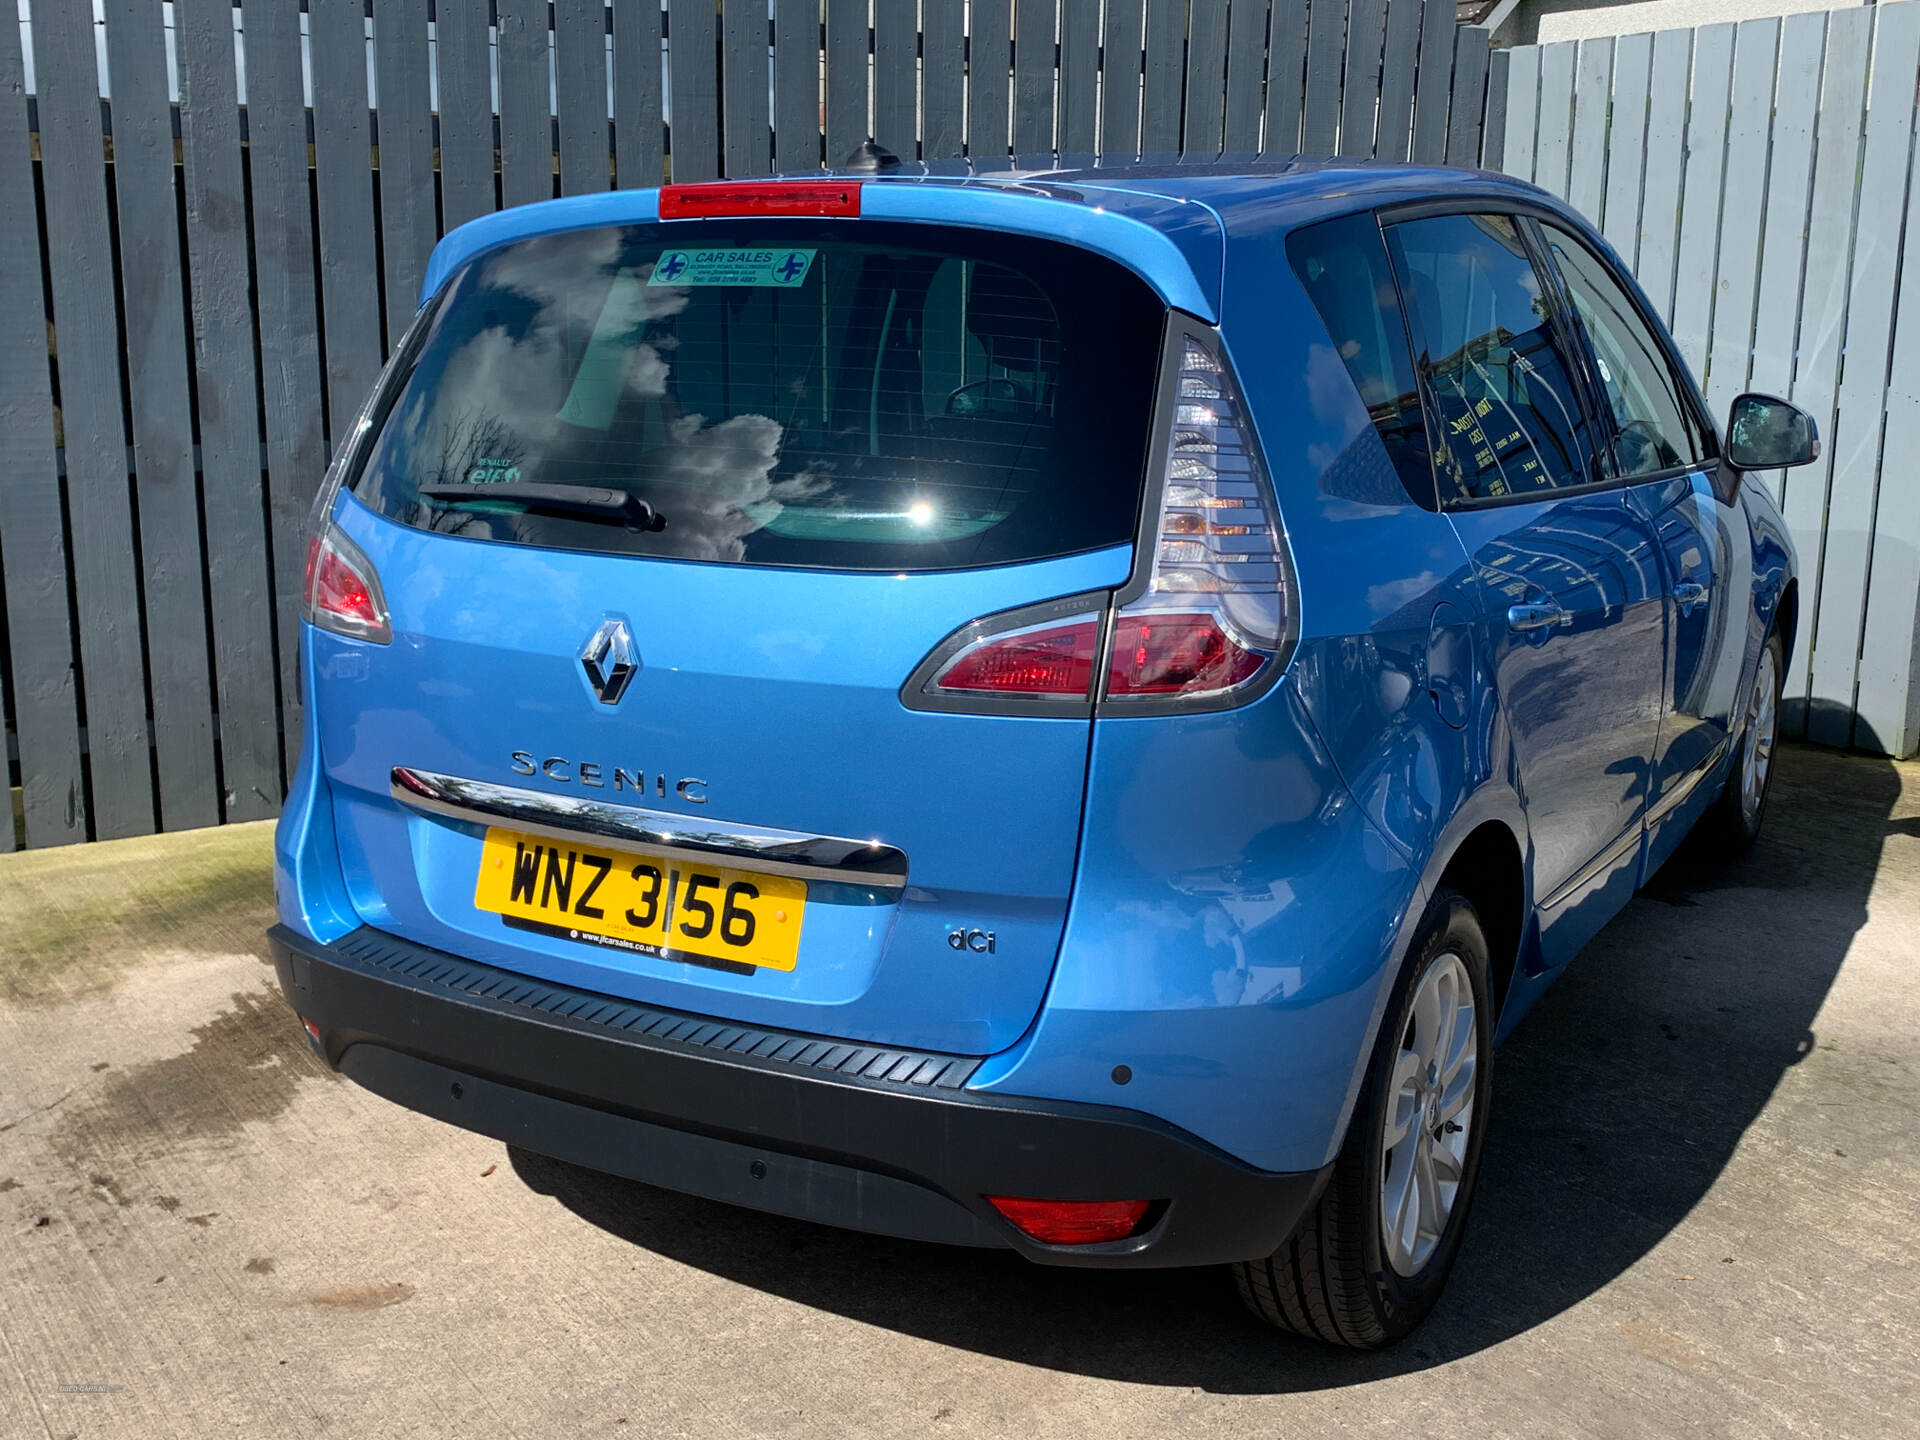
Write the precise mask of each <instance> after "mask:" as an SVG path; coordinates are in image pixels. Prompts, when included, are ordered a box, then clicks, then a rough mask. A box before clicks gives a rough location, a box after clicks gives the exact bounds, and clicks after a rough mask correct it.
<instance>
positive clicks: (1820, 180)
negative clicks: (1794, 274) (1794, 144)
mask: <svg viewBox="0 0 1920 1440" xmlns="http://www.w3.org/2000/svg"><path fill="white" fill-rule="evenodd" d="M1872 35H1873V16H1872V14H1871V13H1870V12H1869V11H1868V10H1866V9H1865V8H1864V7H1863V8H1861V9H1859V10H1840V11H1835V12H1834V13H1832V14H1830V15H1829V16H1828V17H1827V58H1826V67H1825V70H1824V73H1823V75H1822V78H1821V87H1820V119H1819V123H1818V127H1817V129H1816V131H1815V142H1814V162H1813V163H1814V169H1813V202H1812V205H1811V206H1810V208H1809V210H1808V218H1807V255H1808V257H1809V261H1810V262H1811V261H1813V260H1816V259H1818V260H1819V261H1820V262H1821V263H1818V264H1815V263H1809V264H1808V266H1807V269H1806V285H1805V288H1804V289H1803V290H1802V291H1801V294H1800V338H1799V342H1798V350H1799V360H1798V361H1797V363H1796V365H1795V368H1794V376H1793V395H1792V397H1791V398H1792V399H1793V400H1794V401H1795V402H1796V403H1798V404H1799V405H1801V406H1803V407H1804V408H1805V409H1806V410H1807V411H1809V412H1810V413H1811V414H1812V415H1813V418H1814V420H1815V421H1816V422H1817V423H1818V424H1819V426H1820V434H1821V436H1822V437H1823V443H1822V448H1821V456H1820V459H1819V460H1818V461H1816V462H1815V463H1814V464H1812V465H1805V466H1802V467H1800V468H1799V469H1797V470H1791V471H1788V472H1787V476H1786V504H1785V506H1784V507H1783V509H1784V513H1785V516H1786V521H1787V529H1788V531H1789V533H1791V534H1792V536H1793V541H1794V545H1795V547H1796V548H1797V549H1798V551H1799V554H1800V634H1801V637H1802V638H1801V640H1800V641H1799V643H1797V644H1796V645H1795V646H1794V647H1793V654H1792V655H1791V656H1789V657H1788V659H1787V679H1786V685H1785V694H1786V696H1787V698H1788V700H1789V701H1791V702H1798V703H1795V704H1791V705H1790V706H1789V709H1788V713H1787V715H1786V717H1785V718H1786V719H1787V720H1788V722H1789V723H1790V724H1791V726H1792V728H1793V729H1794V730H1796V731H1798V732H1799V733H1805V730H1806V726H1807V713H1806V711H1807V707H1806V704H1805V703H1804V702H1805V701H1806V700H1807V699H1808V692H1809V686H1810V685H1811V684H1812V661H1811V654H1810V652H1811V651H1812V649H1813V641H1814V640H1815V639H1816V637H1815V635H1814V623H1815V621H1816V619H1817V618H1818V615H1819V609H1820V586H1821V583H1822V581H1821V561H1822V551H1823V549H1824V546H1823V544H1822V540H1823V534H1822V531H1823V529H1824V524H1825V518H1826V512H1827V485H1828V482H1829V480H1830V478H1831V476H1832V474H1833V457H1834V444H1833V442H1834V429H1833V421H1834V404H1835V401H1836V399H1837V392H1838V384H1839V376H1840V347H1841V342H1842V340H1843V338H1844V334H1845V328H1846V320H1847V266H1846V265H1845V263H1844V262H1843V261H1842V259H1841V257H1843V256H1845V255H1846V254H1847V253H1848V252H1849V251H1850V249H1851V248H1852V245H1853V206H1854V195H1855V189H1856V185H1857V180H1858V169H1859V164H1860V139H1861V135H1860V116H1861V107H1862V104H1863V101H1864V97H1865V96H1866V93H1867V53H1868V47H1869V45H1870V44H1871V41H1872Z"/></svg>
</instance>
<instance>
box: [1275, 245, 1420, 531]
mask: <svg viewBox="0 0 1920 1440" xmlns="http://www.w3.org/2000/svg"><path fill="white" fill-rule="evenodd" d="M1287 258H1288V259H1289V260H1291V261H1292V262H1293V271H1294V274H1296V275H1297V276H1299V277H1300V284H1301V286H1302V287H1303V288H1304V289H1305V290H1306V292H1307V298H1308V299H1310V300H1312V301H1313V308H1314V309H1315V310H1317V311H1319V313H1320V319H1321V321H1322V323H1323V324H1325V325H1326V327H1327V334H1328V336H1329V337H1330V338H1331V339H1332V340H1333V345H1334V349H1335V350H1336V351H1338V352H1339V355H1340V358H1341V360H1342V361H1344V362H1345V363H1346V367H1347V373H1348V374H1349V375H1350V376H1352V377H1353V384H1354V388H1355V389H1357V390H1358V391H1359V392H1360V398H1361V400H1362V401H1364V402H1365V404H1366V407H1367V413H1368V415H1370V416H1372V418H1373V428H1374V429H1375V430H1376V431H1378V432H1379V435H1380V441H1381V443H1382V444H1383V445H1385V446H1386V449H1387V456H1388V458H1389V459H1391V460H1392V461H1393V468H1394V470H1395V471H1396V472H1397V473H1398V474H1399V476H1400V483H1401V484H1402V485H1404V486H1405V487H1406V490H1407V494H1408V495H1409V496H1410V497H1411V498H1412V499H1413V500H1414V502H1415V503H1417V504H1420V505H1424V506H1426V507H1427V508H1428V509H1429V510H1431V509H1432V508H1433V504H1434V489H1433V466H1432V463H1431V461H1430V460H1429V459H1428V452H1427V435H1426V422H1425V421H1424V420H1423V419H1422V417H1421V412H1420V390H1419V386H1418V385H1417V384H1416V383H1415V381H1414V375H1413V357H1412V356H1411V355H1410V354H1409V353H1408V352H1407V331H1406V324H1405V322H1404V321H1403V320H1402V319H1401V318H1400V297H1399V294H1398V292H1397V291H1396V289H1395V288H1394V283H1393V271H1392V270H1391V269H1390V268H1389V267H1388V264H1387V251H1386V246H1385V245H1383V244H1382V243H1381V240H1380V226H1379V222H1378V221H1376V220H1375V219H1374V217H1373V216H1372V215H1371V214H1365V215H1348V216H1346V217H1344V218H1342V219H1339V220H1328V221H1326V222H1324V223H1322V224H1319V225H1312V226H1308V227H1307V228H1305V229H1303V230H1296V231H1295V232H1294V233H1293V234H1291V235H1289V236H1288V237H1287Z"/></svg>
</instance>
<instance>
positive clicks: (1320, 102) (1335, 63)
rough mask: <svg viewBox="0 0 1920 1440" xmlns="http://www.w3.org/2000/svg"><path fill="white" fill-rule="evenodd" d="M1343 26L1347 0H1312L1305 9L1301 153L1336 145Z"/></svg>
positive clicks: (1344, 39)
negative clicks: (1305, 29) (1305, 76)
mask: <svg viewBox="0 0 1920 1440" xmlns="http://www.w3.org/2000/svg"><path fill="white" fill-rule="evenodd" d="M1346 30H1347V4H1346V0H1313V8H1312V9H1311V10H1309V11H1308V12H1307V93H1306V99H1305V100H1304V102H1303V103H1302V106H1301V111H1300V153H1301V154H1303V155H1331V154H1333V152H1334V150H1335V149H1336V148H1338V145H1339V131H1340V69H1341V66H1342V65H1343V64H1345V62H1346V51H1347V34H1346Z"/></svg>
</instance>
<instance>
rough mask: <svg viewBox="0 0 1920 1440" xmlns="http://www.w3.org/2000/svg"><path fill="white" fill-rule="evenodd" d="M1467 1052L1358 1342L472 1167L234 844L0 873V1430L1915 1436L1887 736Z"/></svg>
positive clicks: (1204, 1275) (1915, 789)
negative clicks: (341, 1026)
mask: <svg viewBox="0 0 1920 1440" xmlns="http://www.w3.org/2000/svg"><path fill="white" fill-rule="evenodd" d="M1779 780H1780V783H1779V789H1778V790H1777V791H1776V794H1775V800H1774V803H1775V807H1776V808H1775V810H1774V812H1773V814H1772V816H1771V819H1770V822H1769V826H1768V834H1767V837H1766V839H1765V840H1764V841H1763V842H1762V844H1761V846H1760V848H1759V850H1758V851H1757V852H1756V854H1755V855H1754V856H1753V857H1752V858H1751V859H1750V860H1749V861H1748V862H1746V863H1745V864H1742V865H1739V866H1736V867H1729V868H1719V867H1715V866H1712V865H1711V864H1708V863H1706V862H1703V861H1701V860H1698V859H1694V858H1689V857H1683V858H1682V859H1680V860H1679V861H1676V863H1675V864H1674V865H1671V866H1669V867H1668V870H1667V871H1666V872H1665V873H1664V874H1662V875H1661V876H1660V877H1658V878H1657V880H1656V882H1655V884H1654V886H1653V887H1652V889H1651V890H1650V891H1649V893H1647V894H1645V895H1643V896H1642V897H1641V898H1639V899H1637V900H1636V901H1634V903H1633V905H1632V907H1631V908H1630V909H1629V910H1628V911H1627V913H1626V914H1624V915H1623V916H1622V917H1621V918H1620V919H1619V920H1618V921H1616V922H1615V923H1614V924H1613V925H1612V926H1611V927H1610V928H1609V929H1608V930H1607V931H1606V932H1605V934H1603V935H1602V936H1601V938H1600V939H1599V940H1598V941H1596V942H1595V944H1594V945H1593V946H1592V948H1591V949H1590V950H1589V951H1588V952H1587V953H1586V954H1585V955H1584V956H1582V957H1581V959H1580V961H1579V962H1578V963H1577V964H1576V965H1575V966H1574V968H1573V969H1572V971H1571V972H1570V973H1569V974H1568V976H1567V978H1566V979H1565V980H1564V981H1563V982H1562V983H1561V984H1560V986H1559V987H1558V988H1557V989H1556V990H1555V991H1554V992H1553V993H1552V994H1550V995H1549V996H1548V997H1547V999H1546V1000H1545V1001H1544V1002H1543V1003H1542V1004H1541V1006H1540V1008H1539V1009H1538V1010H1537V1011H1536V1012H1535V1014H1534V1015H1533V1016H1532V1017H1531V1018H1530V1019H1529V1020H1528V1022H1527V1023H1526V1025H1525V1026H1523V1027H1522V1029H1521V1031H1520V1033H1519V1034H1518V1035H1517V1036H1516V1037H1515V1039H1514V1041H1513V1042H1512V1044H1511V1045H1510V1046H1508V1047H1507V1048H1506V1049H1505V1050H1503V1051H1502V1052H1501V1055H1500V1058H1499V1064H1498V1067H1497V1083H1496V1097H1497V1098H1496V1101H1495V1104H1494V1112H1493V1113H1494V1120H1493V1123H1494V1130H1493V1135H1492V1139H1491V1141H1490V1149H1489V1154H1488V1159H1487V1162H1486V1166H1485V1169H1484V1171H1483V1173H1482V1190H1481V1196H1480V1200H1479V1204H1478V1206H1477V1209H1476V1213H1475V1215H1474V1217H1473V1226H1472V1230H1471V1232H1470V1233H1469V1235H1468V1238H1467V1243H1466V1246H1465V1249H1464V1251H1463V1254H1462V1257H1461V1262H1460V1266H1459V1269H1458V1270H1457V1271H1456V1272H1455V1275H1454V1278H1453V1284H1452V1288H1451V1290H1450V1292H1449V1294H1448V1297H1447V1299H1446V1300H1445V1301H1444V1302H1443V1304H1442V1306H1441V1308H1440V1310H1439V1311H1438V1312H1437V1313H1436V1314H1435V1315H1434V1317H1433V1318H1432V1320H1431V1321H1430V1322H1429V1323H1428V1324H1427V1326H1426V1327H1425V1328H1424V1329H1423V1330H1421V1331H1420V1332H1419V1333H1418V1334H1416V1335H1415V1336H1414V1337H1413V1338H1412V1339H1411V1340H1410V1341H1408V1342H1407V1343H1405V1344H1404V1345H1402V1346H1401V1347H1400V1348H1399V1349H1398V1350H1396V1351H1394V1352H1392V1353H1390V1354H1387V1355H1383V1356H1355V1355H1346V1354H1340V1353H1336V1352H1332V1351H1327V1350H1322V1349H1318V1348H1315V1347H1312V1346H1309V1345H1306V1344H1302V1343H1297V1342H1292V1341H1289V1340H1286V1339H1283V1338H1281V1337H1278V1336H1275V1335H1272V1334H1269V1333H1267V1332H1265V1331H1263V1330H1261V1329H1259V1328H1257V1327H1256V1326H1255V1325H1254V1324H1253V1323H1252V1322H1251V1321H1249V1320H1247V1319H1245V1318H1243V1316H1242V1315H1241V1313H1240V1311H1239V1309H1238V1306H1237V1302H1236V1301H1235V1300H1234V1298H1233V1296H1232V1294H1231V1291H1230V1287H1229V1286H1228V1284H1227V1282H1226V1280H1225V1278H1224V1277H1223V1276H1222V1275H1221V1274H1219V1273H1217V1272H1188V1273H1168V1274H1139V1275H1126V1274H1097V1273H1077V1272H1071V1271H1050V1270H1044V1269H1040V1268H1037V1267H1033V1266H1029V1265H1027V1264H1025V1263H1024V1262H1021V1261H1019V1260H1017V1259H1014V1258H1012V1257H1011V1256H1004V1255H994V1254H981V1253H976V1252H956V1251H947V1250H941V1249H937V1248H933V1247H927V1246H919V1245H912V1244H906V1243H899V1242H889V1241H884V1240H875V1239H869V1238H865V1237H862V1236H857V1235H849V1234H844V1233H840V1232H837V1231H830V1230H823V1229H818V1228H815V1227H812V1226H808V1225H804V1224H798V1223H791V1222H785V1221H781V1220H777V1219H771V1218H768V1217H766V1216H762V1215H759V1214H754V1213H751V1212H747V1211H740V1210H730V1209H726V1208H723V1207H719V1206H715V1205H712V1204H706V1203H701V1202H697V1201H693V1200H688V1199H683V1198H681V1197H679V1196H675V1195H671V1194H666V1193H664V1192H659V1191H654V1190H649V1189H647V1188H645V1187H642V1186H638V1185H634V1184H630V1183H626V1182H622V1181H616V1180H612V1179H608V1178H605V1177H601V1176H598V1175H595V1174H592V1173H589V1172H586V1171H583V1170H578V1169H574V1168H572V1167H569V1166H565V1165H560V1164H556V1163H554V1162H551V1161H546V1160H542V1159H540V1158H538V1157H535V1156H532V1155H526V1154H522V1153H518V1152H510V1151H508V1150H506V1149H504V1148H503V1147H501V1146H500V1145H498V1144H495V1143H494V1142H492V1141H490V1140H485V1139H482V1138H480V1137H477V1136H474V1135H470V1134H467V1133H465V1132H463V1131H459V1130H453V1129H449V1128H447V1127H446V1126H444V1125H441V1124H439V1123H437V1122H434V1121H431V1120H426V1119H423V1118H421V1117H419V1116H416V1115H413V1114H411V1113H408V1112H406V1111H403V1110H400V1109H398V1108H395V1107H393V1106H391V1105H388V1104H387V1103H385V1102H384V1101H380V1100H377V1099H375V1098H374V1097H373V1096H371V1095H369V1094H367V1093H365V1092H363V1091H361V1090H359V1089H357V1088H356V1087H355V1086H353V1085H352V1084H351V1083H349V1082H347V1081H344V1080H341V1079H339V1078H337V1077H334V1076H331V1075H329V1074H327V1073H326V1072H325V1071H324V1070H322V1069H321V1068H320V1066H318V1065H317V1064H316V1063H315V1062H314V1060H313V1059H312V1058H311V1056H310V1055H309V1053H308V1050H307V1046H306V1043H305V1040H304V1037H303V1036H302V1035H301V1033H300V1030H299V1027H298V1026H297V1025H296V1024H295V1023H294V1020H293V1017H292V1015H291V1013H290V1012H289V1011H288V1010H287V1008H286V1006H285V1005H284V1004H283V1002H282V1001H281V999H280V996H279V994H278V992H277V991H276V990H275V989H274V987H273V984H272V974H271V971H270V969H269V968H268V966H267V965H266V964H265V963H264V961H263V955H264V949H263V945H262V941H261V931H262V929H263V928H264V927H265V926H266V925H267V923H268V921H269V915H270V909H271V894H270V883H269V873H268V842H269V832H268V831H267V830H266V829H265V828H264V827H258V826H250V827H244V828H235V829H228V830H223V831H212V832H203V833H200V834H192V835H181V836H174V837H166V838H159V839H153V840H137V841H125V842H120V843H116V844H111V845H97V846H92V847H88V848H83V849H78V850H70V851H66V852H60V853H50V852H40V853H31V854H24V855H13V856H4V857H0V1234H3V1235H4V1242H3V1243H0V1436H6V1437H13V1436H21V1437H29V1436H49V1437H67V1436H74V1437H94V1436H121V1435H125V1436H141V1437H161V1436H183V1437H193V1440H203V1437H208V1436H215V1435H224V1434H233V1435H245V1436H255V1435H267V1434H273V1435H289V1436H309V1435H326V1436H355V1435H374V1434H379V1435H399V1436H429V1435H432V1436H440V1435H445V1436H471V1435H482V1434H484V1435H513V1436H529V1437H544V1436H554V1435H608V1436H618V1435H635V1434H645V1435H681V1434H699V1435H703V1436H711V1435H713V1434H715V1433H723V1434H754V1435H816V1434H823V1435H824V1434H831V1435H885V1436H889V1437H897V1436H901V1435H915V1434H922V1433H927V1434H949V1435H955V1436H961V1435H1005V1434H1018V1435H1022V1436H1026V1437H1034V1440H1041V1437H1053V1436H1068V1435H1098V1436H1103V1437H1104V1436H1112V1435H1122V1434H1124V1435H1161V1434H1164V1435H1176V1434H1179V1435H1186V1434H1201V1433H1216V1432H1217V1433H1233V1434H1239V1435H1250V1436H1251V1435H1267V1434H1273V1435H1280V1434H1293V1435H1313V1436H1323V1435H1337V1436H1349V1435H1372V1434H1376V1433H1380V1434H1384V1433H1394V1434H1396V1435H1400V1436H1408V1435H1435V1436H1441V1435H1445V1436H1453V1435H1461V1436H1466V1435H1472V1436H1475V1437H1493V1436H1508V1435H1526V1436H1537V1435H1580V1436H1671V1435H1682V1434H1685V1435H1713V1436H1756V1437H1757V1436H1777V1435H1859V1436H1867V1435H1900V1434H1909V1435H1910V1434H1912V1433H1914V1425H1915V1421H1914V1419H1913V1417H1914V1415H1915V1414H1916V1413H1920V1264H1916V1257H1920V1238H1917V1237H1920V1124H1916V1119H1915V1117H1916V1114H1920V1067H1917V1066H1916V1055H1920V1047H1916V1043H1915V1037H1916V1036H1917V1035H1920V968H1916V964H1915V960H1916V952H1920V765H1915V764H1907V765H1893V764H1890V763H1887V762H1884V761H1874V760H1867V759H1861V758H1848V757H1840V756H1835V755H1831V754H1826V753H1820V752H1815V751H1811V750H1789V751H1787V752H1786V753H1785V755H1784V757H1783V760H1782V764H1781V773H1780V777H1779Z"/></svg>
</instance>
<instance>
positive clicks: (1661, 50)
mask: <svg viewBox="0 0 1920 1440" xmlns="http://www.w3.org/2000/svg"><path fill="white" fill-rule="evenodd" d="M1692 63H1693V32H1692V31H1689V30H1667V31H1663V32H1661V33H1660V34H1658V35H1655V36H1654V37H1653V78H1652V80H1651V81H1649V82H1648V91H1649V99H1648V101H1647V172H1646V178H1645V180H1644V182H1643V183H1642V187H1641V195H1640V241H1639V244H1638V245H1637V246H1636V247H1635V259H1634V272H1635V274H1636V275H1638V277H1639V279H1640V284H1641V286H1642V287H1643V288H1644V289H1645V290H1646V292H1647V294H1648V295H1649V296H1650V297H1651V298H1652V300H1653V304H1654V308H1655V309H1656V310H1658V311H1659V312H1660V317H1661V319H1663V320H1671V319H1672V318H1673V261H1674V254H1675V251H1676V249H1677V247H1678V245H1679V241H1680V185H1681V182H1682V180H1683V179H1684V178H1685V169H1686V127H1687V75H1688V71H1689V69H1690V67H1691V66H1692Z"/></svg>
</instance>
